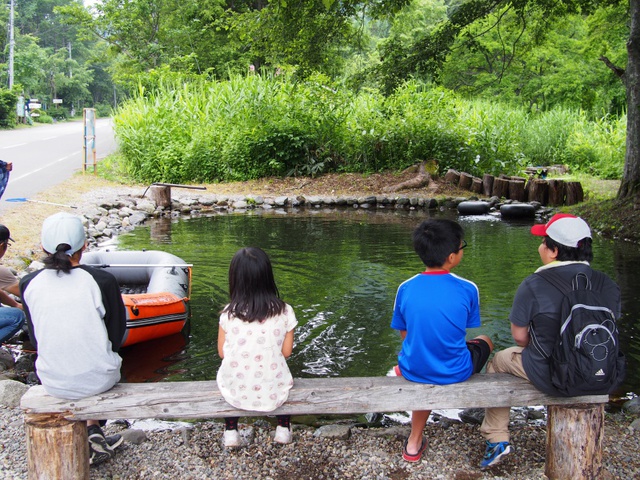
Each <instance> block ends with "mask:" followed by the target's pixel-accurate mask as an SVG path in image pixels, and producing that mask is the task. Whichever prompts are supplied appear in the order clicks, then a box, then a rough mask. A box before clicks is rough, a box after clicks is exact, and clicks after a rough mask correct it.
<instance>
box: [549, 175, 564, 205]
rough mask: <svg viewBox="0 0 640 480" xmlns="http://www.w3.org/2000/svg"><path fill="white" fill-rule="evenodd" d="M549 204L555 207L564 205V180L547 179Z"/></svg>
mask: <svg viewBox="0 0 640 480" xmlns="http://www.w3.org/2000/svg"><path fill="white" fill-rule="evenodd" d="M548 182H549V205H551V206H554V207H557V206H560V205H564V198H565V195H566V187H565V183H564V180H558V179H553V180H549V181H548Z"/></svg>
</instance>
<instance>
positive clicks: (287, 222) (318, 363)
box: [117, 209, 640, 393]
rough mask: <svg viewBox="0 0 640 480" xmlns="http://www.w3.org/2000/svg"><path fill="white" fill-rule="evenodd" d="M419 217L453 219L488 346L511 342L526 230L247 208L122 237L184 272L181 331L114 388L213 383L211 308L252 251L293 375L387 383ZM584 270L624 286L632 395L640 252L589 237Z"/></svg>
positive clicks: (485, 220) (528, 251)
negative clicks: (273, 292)
mask: <svg viewBox="0 0 640 480" xmlns="http://www.w3.org/2000/svg"><path fill="white" fill-rule="evenodd" d="M429 216H448V217H450V218H454V219H457V220H458V221H459V222H460V223H461V225H462V226H463V227H464V229H465V239H466V240H467V242H468V244H469V246H468V247H467V248H466V249H465V250H464V258H463V260H462V263H461V264H460V266H459V267H458V268H456V269H455V273H457V274H458V275H461V276H463V277H465V278H468V279H470V280H472V281H474V282H475V283H476V284H477V285H478V287H479V289H480V302H481V315H482V322H483V326H482V327H481V328H479V329H476V330H470V331H469V337H472V336H475V335H477V334H478V333H480V332H482V333H486V334H488V335H489V336H490V337H491V338H492V339H493V340H494V342H495V344H496V346H497V347H498V348H506V347H508V346H511V345H513V341H512V339H511V334H510V326H509V321H508V315H509V310H510V308H511V302H512V300H513V296H514V294H515V291H516V289H517V287H518V285H519V283H520V282H521V281H522V279H523V278H525V277H526V276H527V275H528V274H530V273H531V272H533V271H534V270H535V269H536V268H537V267H538V266H540V259H539V256H538V253H537V247H538V245H539V243H540V238H538V237H534V236H532V235H531V234H530V233H529V228H530V226H531V222H525V223H521V222H507V221H503V220H501V219H500V218H499V217H498V218H496V217H493V216H489V215H483V216H478V217H471V216H467V217H458V215H457V213H456V212H455V211H445V212H439V211H434V212H424V211H420V212H418V211H397V210H393V211H391V210H387V211H385V210H363V209H359V210H344V211H342V210H341V211H335V210H334V211H331V210H320V209H317V210H306V211H303V212H302V213H287V214H284V213H282V212H280V213H278V212H270V213H268V212H263V211H253V212H249V213H243V214H220V215H213V216H202V217H195V218H183V219H173V220H169V219H160V220H154V221H152V222H151V223H149V224H148V225H146V226H144V227H140V228H137V229H135V230H134V231H133V232H131V233H129V234H126V235H121V236H120V237H119V239H118V246H117V248H118V249H121V250H140V249H148V250H150V249H156V250H164V251H168V252H171V253H173V254H175V255H178V256H179V257H181V258H182V259H184V260H185V261H186V262H188V263H192V264H193V285H192V299H191V315H192V317H191V322H190V335H186V336H185V335H174V336H172V337H168V338H165V339H160V340H156V341H153V342H147V343H146V344H140V345H135V346H132V347H129V348H127V349H124V350H123V352H122V356H123V358H124V365H123V377H124V378H123V380H125V381H129V382H140V381H157V380H168V381H186V380H213V379H215V376H216V371H217V369H218V366H219V364H220V359H219V358H218V355H217V347H216V338H217V330H218V312H219V311H220V309H221V308H222V307H223V306H224V305H225V303H226V301H227V274H228V268H229V262H230V260H231V257H232V256H233V254H234V253H235V252H236V251H237V250H238V249H239V248H241V247H243V246H258V247H261V248H263V249H264V250H266V251H267V253H268V254H269V256H270V257H271V260H272V263H273V266H274V271H275V277H276V282H277V284H278V288H279V290H280V293H281V296H282V297H283V299H284V300H285V301H286V302H287V303H289V304H291V305H292V306H293V308H294V310H295V312H296V316H297V318H298V322H299V325H298V328H297V329H296V333H295V342H296V343H295V347H294V353H293V355H292V357H291V358H290V360H289V366H290V368H291V370H292V373H293V375H294V377H314V376H377V375H385V374H386V373H387V371H388V370H389V369H390V368H391V367H392V366H393V365H395V364H396V357H397V353H398V351H399V348H400V338H399V335H398V333H397V332H396V331H394V330H392V329H391V328H390V327H389V323H390V320H391V313H392V309H393V301H394V298H395V293H396V289H397V287H398V285H399V284H400V283H402V282H403V281H404V280H406V279H407V278H409V277H410V276H413V275H415V274H416V273H418V272H420V271H422V270H423V265H422V263H421V261H420V259H419V258H418V257H417V255H416V254H415V253H414V252H413V249H412V246H411V232H412V230H413V229H414V228H415V226H416V225H417V224H418V223H419V222H421V221H422V220H423V219H425V218H427V217H429ZM594 255H595V259H594V261H593V266H594V267H595V268H597V269H599V270H602V271H604V272H606V273H607V274H608V275H609V276H611V277H612V278H614V279H615V280H616V281H617V282H618V283H619V285H620V286H621V289H622V301H623V310H624V315H623V317H622V319H621V321H620V330H621V337H622V340H621V343H622V345H623V349H624V351H625V353H626V354H627V357H628V362H629V372H630V373H629V375H628V378H627V380H626V384H625V386H624V389H623V390H624V391H623V392H620V393H628V392H635V393H638V392H640V368H639V367H640V320H639V319H640V315H639V313H640V296H639V295H638V293H637V292H638V291H640V247H638V246H637V245H632V244H628V243H624V242H614V241H608V240H603V239H599V238H595V239H594ZM443 301H446V299H443Z"/></svg>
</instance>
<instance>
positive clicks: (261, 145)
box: [114, 75, 626, 182]
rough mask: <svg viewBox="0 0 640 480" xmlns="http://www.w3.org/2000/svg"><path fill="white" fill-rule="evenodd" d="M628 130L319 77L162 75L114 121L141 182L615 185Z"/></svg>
mask: <svg viewBox="0 0 640 480" xmlns="http://www.w3.org/2000/svg"><path fill="white" fill-rule="evenodd" d="M625 122H626V119H625V118H624V117H621V118H603V119H600V120H598V121H595V122H594V121H589V120H588V119H587V118H586V116H585V115H584V114H582V113H581V112H579V111H572V110H568V109H558V110H553V111H549V112H542V113H537V114H531V113H528V112H526V111H525V110H523V109H517V108H513V107H508V106H505V105H503V104H501V103H498V102H487V101H479V100H476V101H469V100H464V99H461V98H460V97H458V96H457V95H455V94H454V93H453V92H451V91H448V90H445V89H442V88H438V87H432V86H428V85H424V84H420V83H418V82H408V83H407V84H405V85H404V86H403V87H402V88H400V89H399V90H398V91H396V92H395V93H394V94H393V95H392V96H390V97H384V96H383V95H381V94H380V93H379V92H377V91H375V90H364V91H361V92H359V93H357V94H356V93H353V92H352V91H350V90H349V89H347V88H345V87H343V86H342V85H337V84H334V83H332V82H331V80H330V79H328V78H326V77H323V76H315V77H311V78H310V79H308V80H306V81H304V82H295V81H293V80H292V79H290V78H287V77H286V76H270V77H269V76H259V75H252V76H247V77H240V76H236V77H232V78H231V79H230V80H228V81H220V82H217V81H210V80H206V79H204V78H196V79H193V78H189V79H186V78H184V79H181V78H175V77H172V78H166V79H163V78H161V79H160V80H159V81H158V82H157V84H156V85H155V86H153V87H152V88H149V87H148V86H147V87H142V86H141V87H140V88H139V91H138V94H137V95H136V96H135V97H134V98H132V99H131V100H129V101H127V102H126V103H125V104H123V105H122V106H121V107H120V108H119V109H118V110H117V112H116V115H115V117H114V123H115V130H116V135H117V137H118V139H119V142H120V147H121V153H122V158H123V159H124V160H123V168H124V171H125V173H126V174H128V175H129V176H131V177H132V178H133V179H135V180H139V181H146V182H152V181H166V182H191V181H193V182H199V181H200V182H211V181H225V180H246V179H253V178H259V177H265V176H284V175H307V176H313V175H317V174H321V173H324V172H331V171H344V172H362V173H369V172H376V171H382V170H389V169H393V170H398V169H403V168H405V167H408V166H410V165H413V164H415V163H417V162H419V161H421V160H429V159H435V160H436V161H437V162H438V165H439V169H440V170H441V172H444V171H446V170H447V169H449V168H454V169H456V170H459V171H465V172H468V173H472V174H477V175H480V174H482V173H494V174H497V173H506V174H515V173H519V172H521V170H522V169H523V167H524V166H525V165H526V164H535V165H551V164H557V163H565V164H568V165H569V166H570V167H571V168H573V169H574V170H578V171H585V172H589V173H591V174H595V175H596V176H603V177H606V178H619V177H620V175H621V172H622V165H623V162H624V142H625Z"/></svg>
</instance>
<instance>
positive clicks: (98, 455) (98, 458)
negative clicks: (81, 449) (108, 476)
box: [89, 444, 111, 466]
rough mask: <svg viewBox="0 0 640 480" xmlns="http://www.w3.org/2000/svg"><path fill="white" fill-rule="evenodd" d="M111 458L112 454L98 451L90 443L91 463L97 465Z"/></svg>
mask: <svg viewBox="0 0 640 480" xmlns="http://www.w3.org/2000/svg"><path fill="white" fill-rule="evenodd" d="M110 458H111V455H110V454H108V453H106V452H96V451H95V450H94V449H93V447H92V446H91V444H89V465H91V466H95V465H99V464H101V463H103V462H106V461H107V460H109V459H110Z"/></svg>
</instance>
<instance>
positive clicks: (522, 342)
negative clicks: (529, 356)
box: [511, 323, 529, 347]
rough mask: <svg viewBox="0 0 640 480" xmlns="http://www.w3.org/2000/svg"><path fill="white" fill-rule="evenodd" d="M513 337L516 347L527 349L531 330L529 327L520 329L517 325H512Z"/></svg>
mask: <svg viewBox="0 0 640 480" xmlns="http://www.w3.org/2000/svg"><path fill="white" fill-rule="evenodd" d="M511 336H513V339H514V340H515V342H516V345H518V346H519V347H526V346H527V345H529V328H528V327H519V326H517V325H514V324H513V323H512V324H511Z"/></svg>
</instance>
